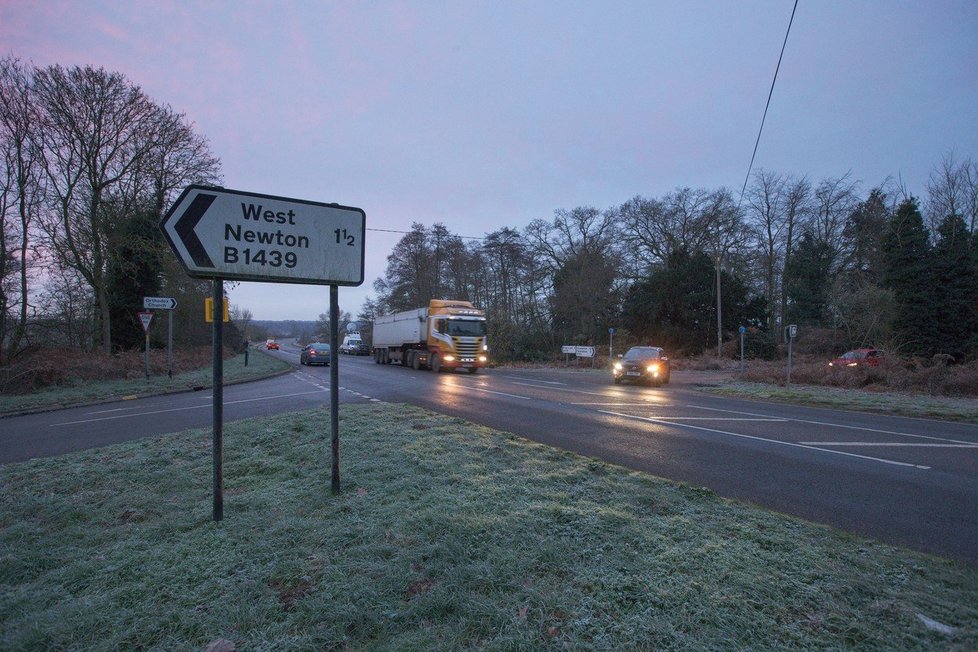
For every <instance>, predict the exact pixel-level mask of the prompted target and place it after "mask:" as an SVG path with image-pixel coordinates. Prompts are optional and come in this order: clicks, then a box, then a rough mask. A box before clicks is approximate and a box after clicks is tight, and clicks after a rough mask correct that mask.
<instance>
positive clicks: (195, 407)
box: [49, 390, 320, 428]
mask: <svg viewBox="0 0 978 652" xmlns="http://www.w3.org/2000/svg"><path fill="white" fill-rule="evenodd" d="M319 393H320V392H319V391H318V390H317V391H314V392H295V393H293V394H278V395H276V396H261V397H258V398H244V399H240V400H237V401H225V402H224V405H236V404H238V403H253V402H255V401H273V400H275V399H278V398H291V397H293V396H304V395H306V394H319ZM210 407H212V403H205V404H202V405H185V406H183V407H178V408H167V409H165V410H150V411H147V412H136V413H132V414H117V415H115V416H111V417H99V418H97V419H79V420H78V421H64V422H62V423H52V424H51V425H50V426H49V427H52V428H53V427H54V426H74V425H78V424H80V423H94V422H96V421H112V420H113V419H128V418H131V417H145V416H149V415H151V414H164V413H166V412H183V411H184V410H198V409H200V408H210Z"/></svg>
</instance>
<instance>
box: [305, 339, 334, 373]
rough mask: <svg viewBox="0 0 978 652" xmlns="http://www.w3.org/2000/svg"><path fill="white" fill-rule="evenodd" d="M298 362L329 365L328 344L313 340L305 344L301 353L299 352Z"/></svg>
mask: <svg viewBox="0 0 978 652" xmlns="http://www.w3.org/2000/svg"><path fill="white" fill-rule="evenodd" d="M299 364H305V365H314V364H321V365H324V366H327V367H328V366H329V344H322V343H320V342H313V343H312V344H307V345H306V346H305V347H304V348H303V349H302V353H300V354H299Z"/></svg>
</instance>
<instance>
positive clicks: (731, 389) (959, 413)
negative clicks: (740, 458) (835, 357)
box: [700, 380, 978, 423]
mask: <svg viewBox="0 0 978 652" xmlns="http://www.w3.org/2000/svg"><path fill="white" fill-rule="evenodd" d="M700 389H701V390H702V391H706V392H710V393H713V394H720V395H723V396H737V397H741V398H753V399H758V400H763V401H782V402H785V403H796V404H803V405H816V406H822V407H833V408H839V409H843V410H858V411H863V412H878V413H882V414H898V415H901V416H907V417H925V418H938V419H953V420H955V421H969V422H974V423H978V399H973V398H952V397H945V396H927V395H922V394H899V393H896V392H875V391H873V392H870V391H866V390H859V389H851V388H840V387H824V386H821V385H797V384H792V385H791V386H790V387H784V386H783V385H782V386H779V385H773V384H770V383H752V382H746V381H742V380H730V381H725V382H723V383H722V384H719V385H715V386H703V387H700Z"/></svg>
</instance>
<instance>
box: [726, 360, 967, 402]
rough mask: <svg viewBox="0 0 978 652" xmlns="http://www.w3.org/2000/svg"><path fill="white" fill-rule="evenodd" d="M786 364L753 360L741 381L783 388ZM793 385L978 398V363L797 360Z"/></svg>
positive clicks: (784, 361) (792, 373)
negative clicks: (840, 365)
mask: <svg viewBox="0 0 978 652" xmlns="http://www.w3.org/2000/svg"><path fill="white" fill-rule="evenodd" d="M786 375H787V361H786V360H778V361H775V362H762V361H753V362H752V363H751V364H750V365H748V367H747V369H746V370H745V371H744V373H743V374H741V376H740V378H741V379H743V380H746V381H750V382H758V383H769V384H774V385H784V384H785V378H786ZM791 382H792V383H797V384H802V385H824V386H829V387H841V388H850V389H867V390H869V391H878V392H885V391H897V392H906V393H913V394H930V395H933V396H962V397H973V396H978V362H971V363H968V364H957V365H952V364H950V360H949V358H948V356H943V355H937V356H934V357H933V358H914V359H911V360H900V359H897V358H893V357H888V358H885V359H884V360H883V362H882V363H881V364H880V365H879V366H878V367H858V368H848V367H843V368H837V367H830V366H829V365H828V361H827V360H826V359H822V358H813V357H812V356H801V357H800V358H795V360H794V361H793V362H792V368H791Z"/></svg>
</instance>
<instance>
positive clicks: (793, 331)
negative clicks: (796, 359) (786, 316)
mask: <svg viewBox="0 0 978 652" xmlns="http://www.w3.org/2000/svg"><path fill="white" fill-rule="evenodd" d="M788 337H789V338H791V339H795V338H796V337H798V325H797V324H791V325H789V326H788Z"/></svg>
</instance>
